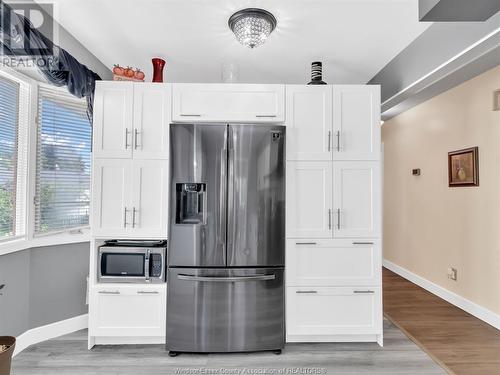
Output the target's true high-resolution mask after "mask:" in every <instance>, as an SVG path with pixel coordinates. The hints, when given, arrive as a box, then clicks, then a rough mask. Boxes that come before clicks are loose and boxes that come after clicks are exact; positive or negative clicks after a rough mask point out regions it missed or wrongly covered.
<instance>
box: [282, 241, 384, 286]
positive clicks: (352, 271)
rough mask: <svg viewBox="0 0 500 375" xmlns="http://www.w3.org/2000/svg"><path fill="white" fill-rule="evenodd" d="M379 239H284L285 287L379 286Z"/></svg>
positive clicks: (380, 265)
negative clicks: (285, 240) (285, 242)
mask: <svg viewBox="0 0 500 375" xmlns="http://www.w3.org/2000/svg"><path fill="white" fill-rule="evenodd" d="M381 267H382V264H381V248H380V242H379V240H376V241H375V240H363V241H351V240H317V239H314V240H307V239H304V240H292V239H289V240H287V245H286V283H287V286H343V285H345V286H355V285H375V286H376V285H380V283H381Z"/></svg>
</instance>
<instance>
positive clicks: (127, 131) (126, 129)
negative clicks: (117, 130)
mask: <svg viewBox="0 0 500 375" xmlns="http://www.w3.org/2000/svg"><path fill="white" fill-rule="evenodd" d="M129 132H130V130H128V128H125V150H126V149H128V133H129Z"/></svg>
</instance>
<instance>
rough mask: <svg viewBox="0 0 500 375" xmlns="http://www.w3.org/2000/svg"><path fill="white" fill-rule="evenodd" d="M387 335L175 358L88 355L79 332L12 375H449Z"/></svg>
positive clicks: (126, 348)
mask: <svg viewBox="0 0 500 375" xmlns="http://www.w3.org/2000/svg"><path fill="white" fill-rule="evenodd" d="M384 334H385V345H384V347H383V348H381V347H380V346H378V345H377V344H375V343H352V344H344V343H343V344H330V343H324V344H287V345H286V347H285V350H284V351H283V354H281V355H279V356H278V355H275V354H272V353H250V354H217V355H215V354H210V355H199V354H198V355H189V354H182V355H180V356H179V357H175V358H170V357H169V356H168V355H167V352H166V351H165V349H164V346H163V345H147V346H145V345H117V346H99V347H95V348H94V349H92V350H90V351H88V350H87V341H86V340H87V332H86V331H79V332H76V333H74V334H70V335H66V336H62V337H59V338H56V339H53V340H49V341H45V342H43V343H40V344H37V345H33V346H31V347H30V348H28V349H26V350H25V351H23V352H22V353H20V354H19V355H18V356H16V357H15V358H14V361H13V368H12V375H27V374H37V375H70V374H71V375H84V374H85V375H94V374H104V375H108V374H117V375H118V374H119V375H160V374H161V375H166V374H178V375H184V374H186V375H203V374H210V375H244V374H248V375H253V374H256V375H261V374H262V375H280V374H283V375H294V374H297V375H320V374H326V375H446V372H445V371H444V370H443V369H442V368H441V367H440V366H439V365H437V364H436V363H435V362H434V361H433V360H432V359H431V358H430V357H429V356H428V355H427V354H426V353H425V352H423V351H422V350H421V349H420V348H419V347H418V346H416V345H415V344H414V343H413V342H412V341H410V340H409V339H408V338H407V337H406V336H405V335H404V334H403V333H402V332H401V331H400V330H399V329H397V328H396V327H395V326H394V325H392V324H391V323H390V322H388V321H385V322H384ZM201 369H204V370H205V372H202V371H201ZM206 369H214V370H213V371H211V372H207V371H206ZM307 369H310V370H307ZM313 369H317V370H318V371H316V372H315V370H313ZM308 371H309V372H308Z"/></svg>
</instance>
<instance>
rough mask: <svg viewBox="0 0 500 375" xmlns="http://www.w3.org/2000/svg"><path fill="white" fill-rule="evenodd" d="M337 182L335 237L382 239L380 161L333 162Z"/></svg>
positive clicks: (335, 183)
mask: <svg viewBox="0 0 500 375" xmlns="http://www.w3.org/2000/svg"><path fill="white" fill-rule="evenodd" d="M333 181H334V183H333V218H334V219H333V223H334V225H333V230H334V232H333V236H334V237H340V238H341V237H364V238H370V237H371V238H379V237H380V222H381V207H380V201H381V190H380V189H381V187H380V165H379V162H373V161H364V162H360V161H353V162H349V161H345V162H340V161H339V162H333Z"/></svg>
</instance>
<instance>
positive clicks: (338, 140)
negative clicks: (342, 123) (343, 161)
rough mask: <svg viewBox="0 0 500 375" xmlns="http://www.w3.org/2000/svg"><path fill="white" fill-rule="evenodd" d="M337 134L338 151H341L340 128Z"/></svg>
mask: <svg viewBox="0 0 500 375" xmlns="http://www.w3.org/2000/svg"><path fill="white" fill-rule="evenodd" d="M335 135H336V136H337V152H340V130H337V131H336V132H335Z"/></svg>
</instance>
